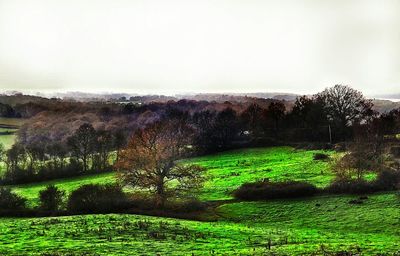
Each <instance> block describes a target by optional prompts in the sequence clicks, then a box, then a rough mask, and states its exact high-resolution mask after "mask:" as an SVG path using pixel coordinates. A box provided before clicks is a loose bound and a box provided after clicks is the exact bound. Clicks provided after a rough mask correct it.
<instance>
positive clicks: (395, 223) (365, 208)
mask: <svg viewBox="0 0 400 256" xmlns="http://www.w3.org/2000/svg"><path fill="white" fill-rule="evenodd" d="M352 198H355V196H321V197H316V198H311V199H299V200H286V201H284V200H279V201H270V202H242V203H235V204H227V205H223V206H221V207H220V208H219V209H218V211H219V213H220V214H221V215H222V216H224V218H226V219H229V220H231V221H234V222H240V223H242V224H247V225H248V226H249V227H254V228H256V229H258V228H266V229H277V230H281V231H283V232H286V233H288V234H289V236H288V240H289V245H286V246H282V247H281V248H279V247H277V248H276V251H278V252H286V253H288V252H290V253H293V254H300V253H310V252H313V251H315V250H316V249H317V248H318V247H320V245H321V244H324V245H326V246H327V247H328V248H330V249H331V250H332V249H335V250H336V251H338V250H348V249H349V248H355V247H356V246H360V248H361V250H362V252H364V253H366V254H368V255H369V254H377V253H383V252H397V251H398V250H399V249H400V229H399V228H400V201H399V199H398V198H396V195H395V193H386V194H379V195H372V196H369V198H368V199H367V200H365V202H364V203H363V204H361V205H353V204H349V201H350V200H351V199H352ZM317 204H319V205H320V206H317Z"/></svg>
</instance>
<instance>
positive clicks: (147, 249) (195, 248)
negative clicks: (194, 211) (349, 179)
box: [0, 147, 400, 255]
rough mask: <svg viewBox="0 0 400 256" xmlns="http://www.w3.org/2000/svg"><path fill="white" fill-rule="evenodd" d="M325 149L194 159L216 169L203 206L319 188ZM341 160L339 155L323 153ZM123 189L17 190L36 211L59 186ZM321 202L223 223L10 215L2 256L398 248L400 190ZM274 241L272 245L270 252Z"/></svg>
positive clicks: (90, 179)
mask: <svg viewBox="0 0 400 256" xmlns="http://www.w3.org/2000/svg"><path fill="white" fill-rule="evenodd" d="M317 152H321V151H306V150H294V149H293V148H290V147H276V148H256V149H244V150H235V151H229V152H224V153H220V154H217V155H213V156H204V157H199V158H194V159H187V160H184V162H190V163H195V164H199V165H202V166H204V167H206V168H207V169H208V171H207V176H208V181H207V183H206V184H205V187H204V189H203V190H202V191H200V195H199V196H200V198H201V199H202V200H221V199H228V198H231V196H230V192H231V191H232V190H233V189H234V188H236V187H238V186H240V185H241V184H242V183H244V182H250V181H255V180H259V179H262V178H269V179H270V180H274V181H278V180H304V181H308V182H311V183H313V184H315V185H317V186H319V187H324V186H326V185H327V184H328V183H329V182H330V181H331V180H332V178H333V175H332V173H331V172H330V170H329V163H328V162H326V161H316V160H313V155H314V154H315V153H317ZM325 153H327V154H334V153H333V152H329V151H328V152H325ZM112 182H115V176H114V174H113V173H106V174H100V175H92V176H84V177H77V178H73V179H64V180H55V181H51V182H43V183H36V184H27V185H23V186H14V189H15V191H16V192H17V193H18V194H20V195H23V196H24V197H27V198H28V199H29V205H30V206H35V205H37V202H38V201H37V200H38V199H37V197H38V192H39V191H40V190H41V189H43V188H44V187H45V186H46V185H48V184H50V183H52V184H56V185H57V186H58V187H60V188H61V189H64V190H66V191H68V192H70V191H72V190H74V189H76V188H77V187H79V186H80V185H82V184H88V183H112ZM353 198H355V196H317V197H313V198H305V199H296V200H273V201H268V202H238V203H227V204H223V205H221V206H219V207H218V208H217V209H215V210H214V211H212V213H208V214H212V216H215V217H214V218H215V219H216V220H217V221H215V222H198V221H186V220H177V219H169V218H161V217H146V216H137V215H115V214H110V215H86V216H70V217H57V218H21V219H15V218H3V219H2V221H1V222H0V230H1V231H2V233H1V234H2V236H0V255H1V254H4V255H9V254H14V255H25V254H38V255H40V254H41V253H45V252H47V253H50V254H51V253H55V252H60V253H71V255H82V254H84V253H88V255H93V254H95V255H96V254H97V255H157V254H159V255H210V254H211V255H212V253H213V252H214V253H215V255H309V254H312V253H316V255H321V254H322V251H321V247H323V248H326V250H328V251H339V250H351V251H353V252H355V251H357V248H358V247H359V248H360V249H359V250H361V252H362V255H377V254H380V253H392V254H393V253H395V252H397V251H398V250H400V199H399V198H398V197H397V196H396V194H395V193H383V194H376V195H371V196H369V197H368V199H366V200H364V202H363V204H360V205H354V204H350V203H349V201H350V200H351V199H353ZM268 241H271V248H270V249H268Z"/></svg>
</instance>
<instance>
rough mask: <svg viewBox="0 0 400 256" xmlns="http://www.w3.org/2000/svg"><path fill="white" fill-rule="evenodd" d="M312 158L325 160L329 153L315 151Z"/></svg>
mask: <svg viewBox="0 0 400 256" xmlns="http://www.w3.org/2000/svg"><path fill="white" fill-rule="evenodd" d="M313 159H314V160H327V159H329V155H327V154H324V153H315V154H314V156H313Z"/></svg>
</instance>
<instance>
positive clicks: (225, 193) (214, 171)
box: [16, 147, 333, 205]
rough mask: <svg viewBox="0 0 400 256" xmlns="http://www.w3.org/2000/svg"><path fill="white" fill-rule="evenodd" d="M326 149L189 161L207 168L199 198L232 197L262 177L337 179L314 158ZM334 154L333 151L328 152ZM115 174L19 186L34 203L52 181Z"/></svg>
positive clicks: (68, 186)
mask: <svg viewBox="0 0 400 256" xmlns="http://www.w3.org/2000/svg"><path fill="white" fill-rule="evenodd" d="M317 152H322V151H305V150H294V149H293V148H290V147H276V148H256V149H244V150H235V151H229V152H224V153H220V154H217V155H212V156H205V157H199V158H193V159H188V160H185V161H184V162H190V163H194V164H198V165H201V166H204V167H205V168H207V170H208V171H207V174H206V176H207V179H208V181H207V182H206V183H205V186H204V188H202V190H201V191H200V194H199V197H200V199H202V200H222V199H229V198H231V192H232V191H233V190H234V189H235V188H237V187H239V186H240V185H242V184H243V183H245V182H251V181H256V180H259V179H261V178H270V179H271V180H286V179H287V180H306V181H309V182H312V183H313V184H316V185H317V186H325V185H327V184H328V183H329V182H330V180H331V179H332V178H333V175H332V173H331V172H330V171H329V163H328V162H326V161H315V160H313V155H314V153H317ZM325 153H328V154H332V152H325ZM114 181H115V179H114V176H113V174H111V173H109V174H101V175H88V176H84V177H76V178H73V179H62V180H55V181H52V182H42V183H32V184H27V185H23V186H18V187H16V192H17V193H19V194H21V195H23V196H25V197H27V198H28V199H29V200H30V202H31V203H30V205H35V204H36V202H37V196H38V192H39V191H40V190H42V189H43V188H44V187H45V186H46V185H48V184H55V185H57V186H58V187H60V188H61V189H65V190H67V191H68V192H69V191H71V190H73V189H76V188H78V187H79V185H83V184H88V183H103V184H104V183H108V182H114Z"/></svg>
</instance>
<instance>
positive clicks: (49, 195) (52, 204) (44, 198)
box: [39, 185, 65, 211]
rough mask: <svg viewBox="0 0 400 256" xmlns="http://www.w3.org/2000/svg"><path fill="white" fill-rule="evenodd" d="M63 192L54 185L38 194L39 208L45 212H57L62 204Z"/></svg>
mask: <svg viewBox="0 0 400 256" xmlns="http://www.w3.org/2000/svg"><path fill="white" fill-rule="evenodd" d="M64 195H65V192H64V191H63V190H60V189H58V188H57V187H56V186H54V185H49V186H47V187H46V188H45V189H44V190H42V191H40V192H39V200H40V208H41V209H42V210H45V211H58V210H59V209H60V208H61V205H62V203H63V198H64Z"/></svg>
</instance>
